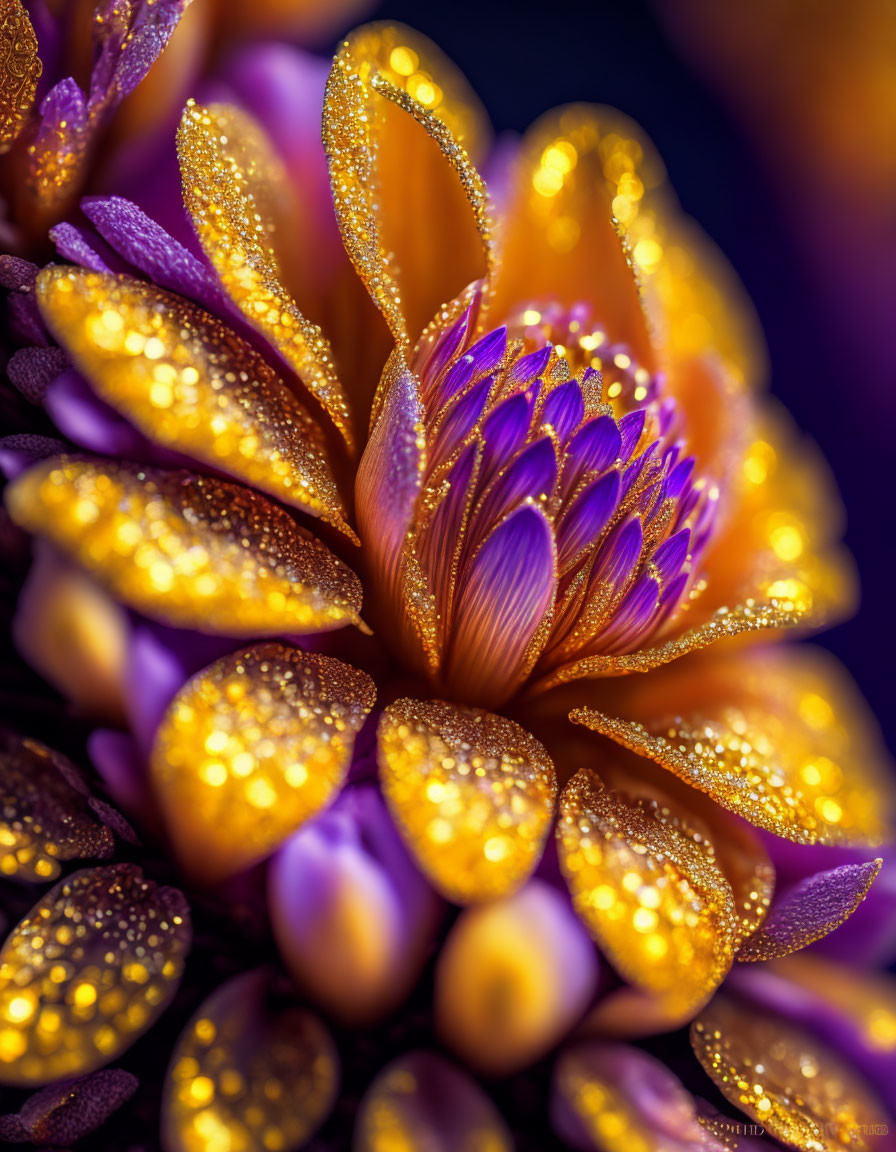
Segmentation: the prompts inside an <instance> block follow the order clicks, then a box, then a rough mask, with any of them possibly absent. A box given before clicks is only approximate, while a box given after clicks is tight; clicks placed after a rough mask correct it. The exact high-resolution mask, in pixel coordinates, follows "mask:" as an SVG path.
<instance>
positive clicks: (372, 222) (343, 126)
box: [323, 24, 493, 344]
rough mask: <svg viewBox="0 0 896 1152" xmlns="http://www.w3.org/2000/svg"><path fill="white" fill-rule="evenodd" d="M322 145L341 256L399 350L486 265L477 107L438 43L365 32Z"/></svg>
mask: <svg viewBox="0 0 896 1152" xmlns="http://www.w3.org/2000/svg"><path fill="white" fill-rule="evenodd" d="M323 134H324V147H325V148H326V151H327V156H328V159H329V164H330V179H331V183H332V187H333V199H334V203H335V206H336V215H337V218H338V220H339V227H340V230H341V232H342V238H343V242H344V244H345V247H346V250H347V251H348V254H349V256H350V257H351V259H352V262H353V263H354V265H355V268H356V269H357V271H358V274H359V276H360V277H361V279H362V280H363V281H364V283H365V285H366V286H367V290H368V292H369V293H370V295H371V296H372V298H373V300H374V302H375V303H376V305H377V307H378V308H379V309H380V311H381V312H382V313H383V316H384V317H385V318H386V322H387V323H388V325H389V328H390V330H391V331H392V334H393V336H394V337H395V339H396V340H397V341H398V342H399V343H400V344H412V343H413V341H414V340H415V339H416V338H417V336H418V335H419V334H420V332H421V331H422V330H423V328H424V326H425V325H426V324H428V323H429V321H430V319H431V318H432V316H433V315H434V314H435V312H436V311H437V309H438V308H439V307H440V306H441V305H442V304H444V303H445V302H446V301H448V300H451V299H453V298H454V297H455V296H456V295H457V294H458V293H459V292H460V291H461V290H462V289H463V288H465V287H466V285H467V284H469V283H470V281H471V280H475V279H477V278H479V277H480V276H482V275H484V274H485V273H486V272H488V271H490V270H491V268H492V263H493V252H492V240H491V224H490V220H489V209H488V195H487V192H486V189H485V185H484V183H483V181H482V178H481V177H480V176H479V173H478V172H477V171H476V168H475V167H474V164H473V161H472V160H471V159H470V156H469V155H468V152H467V150H466V148H467V147H469V148H476V147H477V146H478V145H479V144H480V142H481V141H480V138H481V137H482V135H484V130H483V127H482V117H481V114H480V111H479V106H478V103H477V102H476V101H475V97H474V96H473V95H472V93H471V92H470V90H469V88H468V87H467V85H466V82H465V81H464V80H463V78H462V77H461V76H460V74H459V73H458V72H457V71H456V70H455V69H454V68H453V66H452V65H451V64H449V63H448V61H446V60H445V58H444V57H443V56H442V55H441V53H439V51H438V49H436V48H435V46H434V45H432V44H430V42H429V41H428V40H426V39H425V38H424V37H422V36H419V35H418V34H417V33H414V32H411V31H410V30H409V29H407V28H404V27H402V26H401V25H391V24H372V25H368V26H367V27H364V28H361V29H359V30H358V31H356V32H354V33H352V35H351V37H350V38H349V39H348V40H347V41H346V42H345V43H344V44H343V45H342V46H341V48H340V49H339V51H338V53H337V55H336V59H335V60H334V62H333V67H332V70H331V72H330V78H329V80H328V82H327V94H326V98H325V101H324V120H323Z"/></svg>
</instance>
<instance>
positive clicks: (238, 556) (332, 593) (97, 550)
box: [6, 456, 361, 636]
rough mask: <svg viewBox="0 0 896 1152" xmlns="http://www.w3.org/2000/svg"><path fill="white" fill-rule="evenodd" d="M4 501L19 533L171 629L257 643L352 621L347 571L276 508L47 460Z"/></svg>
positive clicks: (105, 467) (210, 484)
mask: <svg viewBox="0 0 896 1152" xmlns="http://www.w3.org/2000/svg"><path fill="white" fill-rule="evenodd" d="M6 501H7V508H8V509H9V513H10V515H11V517H12V519H13V520H14V521H15V523H17V524H18V525H19V526H20V527H22V528H25V529H26V530H27V531H29V532H34V533H37V534H39V535H43V536H47V537H48V538H49V539H50V540H52V542H53V543H54V544H55V545H56V546H57V547H59V548H61V549H63V550H64V551H65V552H67V553H68V554H69V555H70V556H72V557H73V558H74V559H75V560H77V561H78V563H80V564H82V565H83V566H84V567H85V568H86V569H87V570H88V571H89V572H91V573H92V574H93V575H95V576H96V577H97V578H98V579H99V580H100V581H101V582H102V583H103V585H104V586H105V587H107V588H108V589H110V590H111V591H112V592H113V593H114V594H115V595H116V596H118V597H119V598H120V599H121V600H123V601H124V602H125V603H126V604H128V605H130V606H131V607H134V608H136V609H138V611H141V612H145V613H146V614H147V615H148V616H152V617H154V618H156V619H161V620H164V621H167V622H168V623H171V624H173V625H175V626H176V627H180V628H196V629H198V630H199V631H203V632H208V631H212V632H222V633H223V634H224V635H227V636H239V635H250V636H251V635H255V636H257V635H278V634H281V633H283V632H313V631H328V630H329V629H332V628H340V627H342V626H343V625H345V624H356V623H359V621H360V617H359V611H360V607H361V583H360V581H359V580H358V578H357V576H355V574H354V573H353V572H352V571H351V569H350V568H347V567H346V566H345V565H344V564H343V563H342V562H341V561H339V560H337V559H336V557H335V556H333V554H332V553H331V552H329V551H328V549H327V548H325V547H324V545H323V544H321V543H320V542H319V541H317V540H315V539H314V538H313V537H312V536H310V535H309V534H308V533H305V532H303V531H302V529H300V528H299V527H298V526H297V525H296V524H295V523H294V522H293V520H292V519H291V517H290V516H289V515H288V514H287V513H286V512H285V511H283V509H282V508H279V507H277V506H276V505H274V504H271V503H269V502H268V501H267V500H265V499H264V498H263V497H262V496H259V495H258V494H257V493H255V492H252V491H250V490H249V489H247V488H240V487H238V486H237V485H236V484H227V483H225V482H224V481H222V480H217V479H215V478H214V477H211V476H191V475H190V474H189V473H184V472H163V471H160V470H155V469H151V468H142V467H141V466H140V465H139V464H128V463H121V464H117V463H114V462H112V461H107V460H96V461H90V460H78V459H74V458H72V457H67V456H57V457H54V458H53V459H50V460H47V461H43V462H41V463H40V464H38V465H36V466H35V467H33V468H31V469H29V471H27V472H25V473H24V474H23V475H22V476H20V477H19V478H18V480H16V482H15V483H14V484H11V485H10V486H9V487H8V488H7V490H6Z"/></svg>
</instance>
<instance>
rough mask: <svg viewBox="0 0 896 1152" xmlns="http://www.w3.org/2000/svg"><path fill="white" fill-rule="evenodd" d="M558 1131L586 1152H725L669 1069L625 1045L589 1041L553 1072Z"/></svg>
mask: <svg viewBox="0 0 896 1152" xmlns="http://www.w3.org/2000/svg"><path fill="white" fill-rule="evenodd" d="M551 1118H552V1120H553V1124H554V1129H555V1131H556V1132H557V1134H558V1135H559V1136H560V1137H561V1138H562V1139H563V1140H564V1142H565V1143H567V1144H569V1145H571V1146H572V1147H573V1148H576V1149H581V1150H582V1152H632V1150H633V1149H637V1150H638V1152H691V1150H692V1152H725V1148H726V1147H728V1145H726V1144H723V1143H722V1142H721V1141H719V1140H715V1139H713V1138H712V1136H711V1135H710V1134H709V1133H708V1132H707V1130H706V1129H705V1128H704V1127H703V1125H702V1124H701V1123H700V1120H699V1118H698V1115H697V1108H696V1101H695V1100H694V1098H693V1096H691V1094H690V1093H689V1092H688V1091H687V1090H686V1089H685V1087H684V1085H683V1084H682V1083H681V1081H680V1080H679V1079H678V1077H677V1076H675V1075H674V1074H673V1073H672V1072H670V1071H669V1069H668V1068H667V1067H666V1066H665V1064H663V1063H661V1062H660V1061H659V1060H657V1058H656V1057H655V1056H651V1055H649V1054H648V1053H647V1052H642V1051H640V1050H639V1049H637V1048H631V1047H629V1046H628V1045H626V1044H600V1043H597V1042H595V1041H593V1040H592V1041H586V1042H585V1043H582V1044H576V1045H575V1046H574V1047H571V1048H568V1049H566V1051H564V1052H562V1053H561V1054H560V1056H559V1057H558V1058H557V1062H556V1064H555V1065H554V1083H553V1092H552V1099H551Z"/></svg>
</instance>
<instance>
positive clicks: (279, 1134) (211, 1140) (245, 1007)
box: [162, 969, 339, 1152]
mask: <svg viewBox="0 0 896 1152" xmlns="http://www.w3.org/2000/svg"><path fill="white" fill-rule="evenodd" d="M267 982H268V978H267V974H266V973H265V972H264V970H263V969H256V970H255V971H252V972H246V973H244V974H242V975H241V976H237V977H235V978H234V979H233V980H230V981H228V982H227V983H226V984H224V985H222V986H221V987H220V988H218V989H217V991H215V992H213V993H212V994H211V996H209V997H208V999H207V1000H205V1002H204V1003H203V1004H202V1005H200V1007H199V1010H198V1011H197V1012H196V1014H195V1015H194V1016H193V1018H192V1020H191V1021H190V1023H189V1024H188V1025H187V1027H186V1028H185V1029H184V1031H183V1032H182V1033H181V1036H180V1039H179V1040H178V1042H177V1045H176V1046H175V1049H174V1052H173V1054H172V1057H171V1063H170V1064H169V1066H168V1072H167V1074H166V1077H165V1085H164V1090H163V1091H164V1095H163V1098H162V1134H163V1140H164V1145H165V1149H166V1152H210V1150H211V1149H213V1148H222V1149H223V1148H227V1149H237V1148H240V1149H246V1152H250V1150H252V1152H254V1150H255V1149H259V1150H260V1149H277V1150H278V1152H294V1150H296V1149H298V1148H301V1147H303V1146H304V1145H305V1143H306V1141H308V1140H309V1139H310V1138H311V1137H312V1136H313V1135H314V1133H315V1132H316V1131H317V1129H318V1128H319V1127H320V1125H321V1124H322V1123H323V1122H324V1120H325V1119H326V1117H327V1116H328V1115H329V1113H330V1110H331V1109H332V1107H333V1103H334V1101H335V1099H336V1095H337V1092H338V1088H339V1059H338V1056H337V1053H336V1048H335V1045H334V1044H333V1041H332V1039H331V1038H330V1036H329V1034H328V1032H327V1031H326V1029H325V1028H324V1026H323V1025H322V1024H321V1023H320V1021H318V1020H317V1019H316V1017H314V1016H312V1015H311V1014H310V1013H309V1012H307V1011H305V1009H304V1008H301V1007H299V1006H298V1005H297V1004H295V1003H294V1002H290V1001H286V1002H283V1001H281V1000H279V999H278V998H276V997H274V996H273V995H272V994H270V993H269V992H268V990H267V987H266V985H267Z"/></svg>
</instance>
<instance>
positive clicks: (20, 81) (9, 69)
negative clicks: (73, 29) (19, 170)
mask: <svg viewBox="0 0 896 1152" xmlns="http://www.w3.org/2000/svg"><path fill="white" fill-rule="evenodd" d="M42 71H43V66H42V64H41V62H40V59H39V58H38V55H37V37H36V36H35V34H34V28H33V27H32V26H31V21H30V20H29V19H28V13H27V12H26V11H25V9H24V8H23V7H22V3H21V0H3V5H2V8H0V154H2V153H4V152H6V151H7V150H8V149H9V148H10V146H11V145H12V143H13V141H14V140H15V138H16V137H17V136H18V134H19V132H21V130H22V126H23V125H24V123H25V118H26V117H27V115H28V113H29V112H30V110H31V106H32V105H33V104H34V96H35V93H36V92H37V82H38V80H39V79H40V74H41V72H42Z"/></svg>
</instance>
